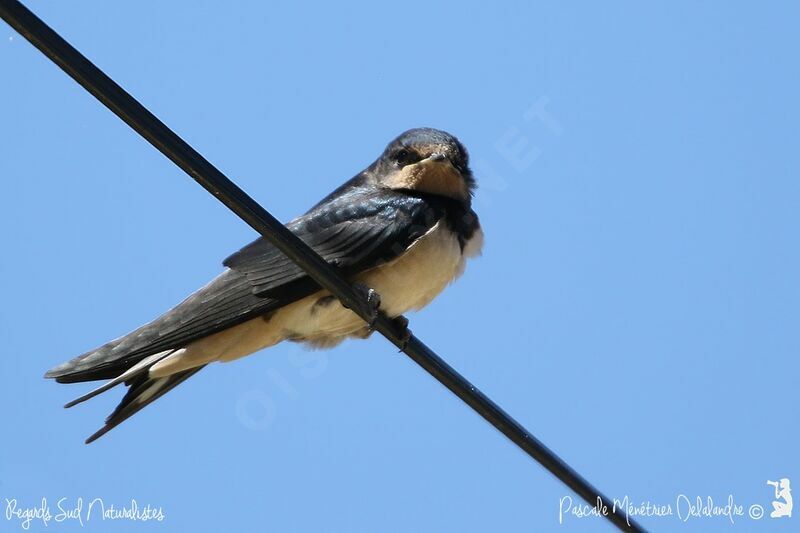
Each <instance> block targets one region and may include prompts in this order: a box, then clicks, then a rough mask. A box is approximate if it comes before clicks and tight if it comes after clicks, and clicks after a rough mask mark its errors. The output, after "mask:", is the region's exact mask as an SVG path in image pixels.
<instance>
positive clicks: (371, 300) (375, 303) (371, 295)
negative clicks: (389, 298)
mask: <svg viewBox="0 0 800 533" xmlns="http://www.w3.org/2000/svg"><path fill="white" fill-rule="evenodd" d="M353 290H355V291H356V292H357V293H358V294H359V295H360V296H361V298H362V301H363V302H364V306H365V311H366V315H367V316H368V317H369V320H367V324H369V327H370V329H372V328H373V326H374V325H375V321H376V320H378V310H379V309H380V307H381V295H380V294H378V293H377V292H376V291H375V289H373V288H371V287H367V286H366V285H364V284H363V283H353Z"/></svg>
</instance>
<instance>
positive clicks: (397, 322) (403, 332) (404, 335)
mask: <svg viewBox="0 0 800 533" xmlns="http://www.w3.org/2000/svg"><path fill="white" fill-rule="evenodd" d="M392 324H394V327H395V328H396V329H397V331H398V332H399V333H400V341H401V342H402V343H403V345H402V347H401V348H400V351H404V350H405V349H406V347H407V346H408V341H409V339H411V330H410V329H408V319H407V318H406V317H404V316H403V315H400V316H396V317H394V318H393V319H392Z"/></svg>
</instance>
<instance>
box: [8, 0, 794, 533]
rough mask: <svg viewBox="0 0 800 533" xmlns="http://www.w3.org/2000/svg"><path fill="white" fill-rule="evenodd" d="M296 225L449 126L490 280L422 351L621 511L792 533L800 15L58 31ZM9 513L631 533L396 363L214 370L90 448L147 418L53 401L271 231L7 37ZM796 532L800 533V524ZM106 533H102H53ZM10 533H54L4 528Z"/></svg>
mask: <svg viewBox="0 0 800 533" xmlns="http://www.w3.org/2000/svg"><path fill="white" fill-rule="evenodd" d="M28 5H29V6H30V7H31V8H32V9H33V10H34V11H35V12H37V13H38V14H39V15H40V16H41V17H42V18H44V19H45V20H46V21H47V22H48V23H50V24H51V26H52V27H54V28H55V29H56V30H58V31H59V32H61V34H62V35H63V36H64V37H66V38H67V39H68V40H69V41H70V42H72V44H73V45H75V46H76V47H77V48H78V49H79V50H81V51H82V52H83V53H85V54H86V55H87V56H88V57H89V58H90V59H92V60H93V61H95V63H96V64H97V65H99V66H100V67H101V68H103V69H104V70H105V71H106V72H107V73H108V74H109V75H111V76H112V77H113V78H115V79H116V80H117V81H118V82H119V83H120V84H121V85H122V86H123V87H125V88H126V89H127V90H129V91H130V92H131V93H132V94H133V95H134V96H136V97H137V98H139V99H140V101H141V102H142V103H143V104H145V105H146V106H148V107H149V108H150V109H151V110H152V111H153V112H154V113H155V114H156V115H158V116H159V117H160V118H161V119H162V120H164V121H165V122H166V123H167V124H168V125H170V126H171V127H172V128H173V129H174V130H175V131H177V132H178V133H179V134H181V135H182V136H183V137H184V138H185V139H186V140H187V141H188V142H190V143H191V144H193V145H194V146H195V147H196V148H197V149H198V150H199V151H200V152H201V153H203V154H204V155H205V156H206V157H207V158H208V159H209V160H211V161H212V162H213V163H215V164H216V165H217V166H218V167H219V168H220V169H222V170H223V171H224V172H226V173H227V174H228V176H230V177H231V178H232V179H234V180H235V181H236V182H237V183H238V184H239V185H241V186H242V187H243V188H244V189H245V190H247V191H248V192H249V193H250V194H251V195H252V196H253V197H255V198H256V199H257V200H259V201H260V202H262V204H263V205H264V206H265V207H266V208H267V209H269V210H270V211H271V212H272V213H273V214H275V215H276V216H277V217H279V218H281V219H283V220H288V219H290V218H292V217H294V216H296V215H298V214H300V213H301V212H303V211H304V210H305V209H307V208H308V207H310V206H311V205H312V204H313V203H315V202H316V201H317V200H318V199H319V198H321V197H322V196H323V195H325V194H327V193H328V192H329V191H330V190H332V189H333V188H334V187H336V186H337V185H338V184H339V183H341V182H342V181H344V180H345V179H347V178H349V177H351V176H352V175H354V174H355V173H357V172H358V171H359V170H361V169H362V168H363V167H364V166H366V165H367V164H368V163H369V162H371V161H372V160H373V159H374V158H375V157H376V156H377V155H378V154H379V153H380V151H381V150H382V149H383V147H384V145H385V144H386V143H387V142H388V141H389V140H390V139H391V138H393V137H394V136H395V135H397V134H398V133H400V132H401V131H403V130H405V129H408V128H410V127H415V126H433V127H438V128H442V129H445V130H448V131H450V132H452V133H454V134H456V135H457V136H459V138H460V139H461V140H462V141H463V142H464V143H465V144H466V146H467V147H468V148H469V149H470V151H471V154H472V161H473V167H474V170H475V172H476V176H477V178H478V181H479V185H480V187H481V188H480V190H479V192H478V194H477V197H476V199H475V209H476V210H477V212H478V213H479V215H480V216H481V220H482V223H483V226H484V229H485V233H486V237H487V241H486V246H485V249H484V255H483V257H481V258H480V259H478V260H476V261H473V262H472V263H471V264H470V265H469V267H468V269H467V273H466V274H465V276H464V277H463V278H462V279H461V280H459V282H458V283H456V284H455V285H454V286H452V287H450V288H449V289H448V290H447V291H446V292H445V293H444V294H443V295H442V296H441V297H440V298H439V299H438V300H437V301H436V302H434V303H433V304H432V305H431V306H430V307H428V308H427V309H425V310H424V311H422V312H420V313H418V314H415V315H413V316H411V317H410V318H411V327H412V329H413V330H414V332H415V334H417V335H418V336H419V337H420V338H422V339H423V340H424V341H425V342H426V343H428V344H429V345H430V346H432V347H433V348H435V349H436V350H437V351H438V352H439V353H440V354H441V355H442V356H443V357H445V358H446V359H447V360H448V361H449V362H450V363H451V364H452V365H453V366H455V367H456V368H457V369H458V370H460V371H461V372H463V373H464V374H465V375H466V376H467V377H468V378H469V379H471V380H472V381H473V382H474V383H475V384H476V385H478V386H479V387H480V388H481V389H482V390H484V391H485V392H486V393H487V394H488V395H490V396H491V397H492V398H494V399H495V400H496V401H497V402H498V403H499V404H500V405H502V406H503V407H504V408H505V409H506V410H507V411H509V412H510V413H511V414H512V415H514V416H515V417H516V418H517V419H518V420H519V421H520V422H522V423H523V424H524V425H525V426H526V427H528V428H529V429H530V430H531V431H532V432H533V433H534V434H535V435H537V436H538V437H539V438H540V439H542V440H543V441H544V442H545V443H546V444H547V445H549V446H550V447H551V448H553V449H554V450H556V451H557V452H558V453H559V454H560V455H561V456H562V457H563V458H564V459H565V460H567V461H568V462H569V463H570V464H571V465H572V466H573V467H574V468H576V469H577V470H578V471H580V472H581V473H582V474H583V475H585V476H586V477H587V478H588V479H589V480H590V481H592V482H593V483H594V484H596V485H597V486H599V487H600V488H601V489H602V490H604V491H605V492H607V493H608V494H609V495H611V496H612V497H618V498H620V499H621V498H624V497H625V496H626V495H628V496H629V497H630V499H631V501H633V502H636V503H639V502H646V501H649V502H652V503H656V504H664V505H666V504H670V505H671V506H672V507H673V511H675V512H677V507H678V506H677V504H676V501H677V500H678V498H679V497H680V495H682V494H683V495H686V496H688V497H689V498H690V499H692V500H694V498H696V497H698V496H699V497H702V498H704V499H705V498H707V497H711V498H713V499H714V501H715V502H717V503H720V504H724V503H727V499H728V497H729V495H732V496H733V498H734V500H735V503H736V505H742V506H743V510H744V514H745V516H741V517H735V524H734V525H731V524H730V522H729V521H727V519H725V518H692V519H690V520H688V521H687V522H682V521H681V520H679V519H678V518H677V517H675V516H672V517H651V518H646V519H643V520H642V523H643V524H644V525H645V526H647V527H649V528H652V529H655V530H669V531H684V530H685V531H730V530H732V529H734V528H735V529H738V530H742V529H744V530H754V531H772V530H775V531H788V530H790V529H792V527H794V528H795V529H796V527H797V526H796V524H795V523H796V522H797V520H798V517H797V516H796V515H797V512H795V516H794V518H791V519H788V518H784V519H771V518H769V517H768V516H766V517H764V518H762V519H761V520H757V521H756V520H753V519H751V518H749V517H748V516H747V515H748V511H749V509H750V506H751V505H761V506H763V507H764V508H765V509H767V511H769V510H770V509H771V508H770V502H771V500H772V496H773V494H772V489H771V487H770V486H768V485H767V484H766V481H767V480H776V479H779V478H782V477H786V478H790V479H791V480H792V481H793V482H794V483H795V486H798V487H800V468H798V467H799V466H800V461H799V460H798V455H797V449H798V445H797V441H798V436H800V433H798V429H797V420H798V416H800V412H799V411H798V407H797V406H798V402H797V393H796V384H797V377H798V372H800V362H798V351H799V350H798V349H799V348H800V341H799V340H798V339H799V337H798V334H797V332H798V330H800V328H798V326H800V323H799V320H798V317H799V315H798V308H799V306H800V305H799V304H800V282H799V281H798V272H800V246H798V237H797V230H798V226H799V225H800V179H798V178H800V151H798V150H797V142H798V123H800V106H799V105H798V100H797V95H798V94H800V76H799V75H798V69H797V57H796V55H797V50H798V45H800V43H799V42H798V36H797V29H796V21H797V20H798V15H800V12H798V8H797V7H796V5H791V4H790V3H778V2H776V3H769V4H764V3H761V4H750V5H744V3H740V4H737V5H733V4H725V5H724V6H723V5H721V4H717V5H714V4H713V3H692V4H688V3H686V4H685V5H679V4H677V3H670V4H668V5H658V6H656V5H641V4H635V3H623V2H617V3H611V4H609V3H603V4H602V5H600V4H590V3H581V4H580V5H579V4H571V5H566V4H565V3H555V2H550V3H540V4H536V5H533V4H530V3H519V4H507V5H505V6H499V5H494V6H489V5H488V4H487V3H465V2H459V3H452V4H431V3H427V2H426V3H417V2H404V3H402V4H393V5H387V6H377V5H374V4H372V3H369V4H368V3H365V4H351V3H346V4H339V3H335V4H330V5H311V4H306V5H290V4H288V3H287V4H276V5H272V4H270V5H268V4H266V3H259V2H250V3H244V2H240V3H236V4H235V5H228V6H226V7H224V8H222V7H220V4H217V3H212V2H198V1H194V2H169V3H165V2H152V1H150V2H137V3H130V4H122V3H118V2H116V3H108V2H96V1H95V2H89V1H80V2H77V1H76V2H54V1H32V0H31V1H29V2H28ZM0 65H2V70H1V71H0V72H2V74H1V76H2V78H1V79H0V81H1V82H0V101H1V102H3V103H2V127H1V128H0V146H2V157H0V176H2V180H3V181H2V183H3V193H2V194H0V227H2V228H3V229H2V233H0V239H2V241H0V242H1V243H2V250H3V251H2V254H3V256H2V257H3V260H2V261H0V294H2V300H3V302H5V305H3V306H0V346H2V348H1V349H2V358H0V368H2V372H1V373H0V400H2V403H3V405H4V406H5V407H4V409H3V427H4V431H3V437H2V443H3V447H2V450H3V453H2V454H1V457H0V497H2V499H0V503H1V504H2V505H3V507H4V510H6V509H7V507H8V506H7V504H6V500H5V499H16V500H17V501H18V505H19V506H20V507H33V506H36V505H38V503H39V502H40V501H41V499H42V498H47V500H48V502H49V504H50V506H51V507H52V508H53V509H54V511H57V509H56V504H57V501H58V500H59V499H60V498H66V500H65V502H66V503H65V504H64V505H69V504H72V505H73V506H74V504H75V502H76V501H77V499H78V498H81V497H82V498H84V500H86V501H88V500H91V499H94V498H102V499H103V501H104V502H105V503H106V505H110V504H115V505H116V506H120V505H129V504H130V500H131V499H132V498H134V499H136V500H137V502H138V503H139V504H140V505H141V506H143V505H146V504H150V505H154V506H160V507H161V508H162V509H163V512H164V515H165V519H164V521H163V522H161V523H157V522H149V523H135V522H126V521H105V522H102V521H100V520H99V519H97V518H96V517H95V518H94V519H92V520H91V521H90V522H88V523H86V526H85V527H84V528H83V529H82V530H95V531H137V532H140V531H155V530H169V531H179V530H190V531H219V530H223V529H231V530H241V531H274V532H279V531H280V532H283V531H337V532H338V531H342V532H375V531H387V532H393V531H398V532H400V531H426V532H427V531H430V532H441V531H460V532H471V531H475V532H478V531H487V530H488V531H512V530H513V531H524V530H530V531H537V530H548V531H556V530H561V529H563V530H568V531H603V530H608V527H607V525H606V524H605V523H603V522H602V521H601V520H599V519H597V518H583V519H578V518H575V517H574V516H570V515H567V516H565V517H564V523H563V524H561V525H559V505H560V501H561V498H562V497H564V496H567V495H569V494H570V493H569V491H567V489H565V488H564V487H563V486H562V485H561V484H560V483H559V482H558V481H556V480H555V479H554V478H552V477H551V476H550V475H549V474H548V473H546V472H545V471H544V470H543V469H542V468H541V467H539V465H538V464H536V463H535V462H534V461H532V460H531V459H530V458H529V457H527V456H525V455H524V454H523V453H521V452H520V451H518V450H517V449H516V448H515V447H514V446H513V445H511V444H510V443H509V442H508V441H507V440H506V439H505V438H504V437H503V436H502V435H500V434H499V433H497V432H496V431H495V430H494V429H493V428H491V427H490V426H489V425H488V424H486V423H484V422H483V421H482V420H481V419H480V418H479V417H478V416H476V415H475V414H474V413H472V412H471V411H470V410H469V409H468V408H467V407H466V406H465V405H463V404H462V403H461V402H460V401H459V400H458V399H456V398H455V397H453V396H452V395H451V394H450V393H449V392H447V391H446V390H445V389H444V388H443V387H442V386H440V385H439V384H438V383H436V382H435V381H434V380H433V379H432V378H430V377H429V376H428V375H427V374H425V373H424V372H423V371H422V370H420V369H419V368H418V367H416V366H415V365H414V364H413V363H412V362H411V361H410V360H408V359H407V358H406V357H404V356H402V355H398V354H397V353H396V350H394V349H393V348H392V347H391V346H390V345H389V343H388V342H387V341H385V340H383V339H381V338H380V337H374V338H372V339H369V340H368V341H357V342H356V341H354V342H346V343H344V344H343V345H341V346H340V347H338V348H336V349H335V350H332V351H329V352H308V351H304V350H303V349H301V348H299V347H298V346H295V345H290V346H279V347H276V348H273V349H271V350H269V351H265V352H262V353H259V354H257V355H255V356H253V357H250V358H247V359H245V360H241V361H239V362H236V363H234V364H230V365H221V364H220V365H215V366H214V367H212V368H209V369H207V370H205V371H203V372H201V373H200V374H198V375H197V376H196V377H194V378H193V379H192V380H190V381H189V382H187V383H186V384H184V385H182V386H181V387H179V388H178V389H176V390H175V391H174V392H172V393H170V394H169V395H168V396H167V397H164V398H163V399H161V400H159V401H158V402H157V403H156V404H154V405H153V406H151V407H150V408H148V409H146V410H145V411H143V412H142V413H141V414H139V415H138V416H136V417H135V418H133V419H131V420H130V421H129V422H127V423H125V424H124V425H123V426H120V427H119V428H117V429H116V430H114V431H113V432H112V433H110V434H109V435H108V436H106V437H104V438H103V439H101V440H100V441H98V442H96V443H95V444H93V445H91V446H85V445H84V444H83V439H84V438H85V437H86V436H88V435H89V434H91V433H92V432H93V431H94V430H95V429H96V428H97V427H99V426H100V425H101V423H102V420H103V418H104V417H105V416H106V415H107V414H108V413H109V412H110V410H111V409H112V408H113V406H114V405H115V404H116V403H117V401H118V399H119V397H120V396H121V391H120V390H114V391H112V392H110V393H107V394H104V395H103V396H102V397H99V398H97V399H95V400H92V401H91V402H88V403H86V404H84V405H81V406H79V407H76V408H74V409H71V410H69V411H65V410H63V409H62V408H61V405H62V404H63V403H65V402H66V401H68V400H69V399H71V398H73V397H74V396H77V395H79V394H80V393H82V392H84V391H86V390H88V388H89V387H88V386H81V385H78V386H61V385H56V384H55V383H52V382H49V381H45V380H43V379H42V378H41V375H42V373H43V372H44V371H45V370H46V369H48V368H49V367H51V366H53V365H54V364H56V363H59V362H61V361H62V360H65V359H67V358H70V357H72V356H74V355H77V354H79V353H81V352H83V351H85V350H88V349H90V348H93V347H95V346H96V345H99V344H101V343H103V342H105V341H106V340H109V339H110V338H113V337H116V336H119V335H122V334H124V333H126V332H127V331H129V330H131V329H133V328H135V327H137V326H139V325H140V324H142V323H144V322H146V321H148V320H150V319H151V318H153V317H154V316H156V315H157V314H159V313H161V312H163V311H165V310H167V309H168V308H169V307H171V306H172V305H174V304H175V303H177V302H178V301H179V300H181V299H182V298H183V297H184V296H186V295H187V294H189V293H190V292H192V291H193V290H194V289H196V288H197V287H199V286H201V285H202V284H204V283H205V282H206V281H207V280H208V279H210V278H211V277H213V276H214V275H216V274H217V273H218V272H219V271H220V269H221V265H220V263H221V260H222V259H223V258H224V257H225V256H226V255H227V254H228V253H230V252H231V251H234V250H236V249H238V248H239V247H240V246H241V245H243V244H245V243H247V242H249V241H250V240H251V239H252V238H254V232H253V231H252V230H251V229H250V228H248V227H247V226H246V225H245V224H244V223H242V222H241V221H239V220H238V219H237V218H236V217H235V216H234V215H232V214H231V213H230V212H229V211H228V210H227V209H225V208H224V207H222V206H221V205H220V204H218V203H217V202H216V201H215V200H214V199H213V198H211V197H210V196H209V195H208V194H207V193H206V192H205V191H203V190H202V189H201V188H200V187H199V186H197V185H196V184H195V183H194V182H193V181H192V180H190V179H189V178H188V177H187V176H185V175H184V174H182V173H181V172H180V171H179V170H178V169H177V168H176V167H174V166H173V165H172V164H171V163H170V162H169V161H167V159H166V158H164V157H163V156H161V155H160V154H159V153H158V152H156V151H155V150H154V149H152V148H151V147H150V146H149V145H148V144H147V143H146V142H145V141H143V140H142V139H140V138H139V137H138V136H137V135H136V134H134V133H133V132H132V131H131V130H130V129H129V128H128V127H127V126H125V125H124V124H123V123H122V122H121V121H119V120H118V119H117V118H115V117H114V116H113V115H112V114H111V113H110V112H109V111H107V110H106V109H105V108H103V107H102V106H101V105H99V104H98V103H97V102H96V101H95V100H94V99H93V98H92V97H91V96H90V95H88V94H87V93H86V92H85V91H84V90H82V89H81V88H79V87H78V86H77V84H75V83H74V82H73V81H71V80H70V79H68V78H67V77H66V76H65V75H64V74H63V73H62V72H61V71H60V70H58V69H57V68H56V67H55V66H54V65H53V64H51V63H50V62H49V61H48V60H46V59H45V58H44V57H43V56H42V55H41V54H40V53H39V52H37V51H36V50H34V49H33V48H32V47H31V46H30V45H29V44H28V43H27V42H26V41H24V40H23V39H22V38H21V37H19V36H18V35H17V34H16V33H14V32H13V30H11V29H10V28H9V27H8V26H6V25H5V24H3V23H0ZM793 524H794V526H793ZM45 529H46V530H47V531H62V530H64V531H77V530H81V527H80V525H79V524H77V523H76V522H75V521H72V520H70V521H66V522H63V523H55V522H50V524H49V525H48V526H46V527H45V526H44V525H43V524H42V523H41V522H40V521H38V522H37V521H33V522H32V523H31V529H30V530H31V531H43V530H45ZM0 530H3V531H6V530H8V531H17V530H21V529H20V526H19V521H18V520H16V519H12V520H6V519H5V515H0Z"/></svg>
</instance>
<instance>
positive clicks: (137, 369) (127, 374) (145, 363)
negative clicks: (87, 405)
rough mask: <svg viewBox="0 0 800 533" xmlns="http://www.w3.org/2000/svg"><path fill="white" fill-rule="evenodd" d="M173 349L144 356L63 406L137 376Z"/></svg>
mask: <svg viewBox="0 0 800 533" xmlns="http://www.w3.org/2000/svg"><path fill="white" fill-rule="evenodd" d="M174 351H175V350H167V351H164V352H159V353H157V354H153V355H151V356H148V357H145V358H144V359H142V360H141V361H139V362H138V363H136V364H134V365H133V366H132V367H130V368H129V369H128V370H126V371H124V372H123V373H122V374H120V375H119V376H117V377H115V378H114V379H111V380H109V381H106V382H105V383H103V384H102V385H100V386H99V387H97V388H96V389H94V390H92V391H91V392H88V393H86V394H84V395H83V396H80V397H78V398H75V399H74V400H72V401H71V402H69V403H67V404H66V405H64V407H65V408H67V409H69V408H70V407H74V406H75V405H78V404H79V403H82V402H85V401H86V400H88V399H90V398H94V397H95V396H97V395H98V394H100V393H103V392H105V391H107V390H108V389H110V388H112V387H115V386H117V385H119V384H120V383H122V382H123V381H127V382H130V381H131V380H132V379H133V378H134V377H136V376H138V375H139V374H141V373H142V372H147V371H149V370H150V367H151V366H153V365H154V364H156V363H157V362H159V361H160V360H162V359H164V358H165V357H167V356H168V355H170V354H172V353H173V352H174Z"/></svg>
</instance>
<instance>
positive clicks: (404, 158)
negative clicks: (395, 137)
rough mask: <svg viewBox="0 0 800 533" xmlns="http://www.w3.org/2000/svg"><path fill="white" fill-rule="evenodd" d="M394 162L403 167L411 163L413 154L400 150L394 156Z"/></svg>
mask: <svg viewBox="0 0 800 533" xmlns="http://www.w3.org/2000/svg"><path fill="white" fill-rule="evenodd" d="M394 160H395V161H396V162H397V164H398V165H400V166H401V167H402V166H404V165H407V164H408V163H410V162H411V153H410V152H409V151H408V150H406V149H404V148H403V149H400V150H398V151H397V152H395V154H394Z"/></svg>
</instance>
